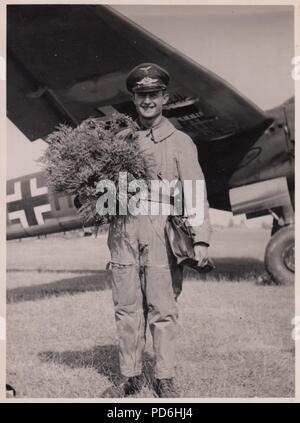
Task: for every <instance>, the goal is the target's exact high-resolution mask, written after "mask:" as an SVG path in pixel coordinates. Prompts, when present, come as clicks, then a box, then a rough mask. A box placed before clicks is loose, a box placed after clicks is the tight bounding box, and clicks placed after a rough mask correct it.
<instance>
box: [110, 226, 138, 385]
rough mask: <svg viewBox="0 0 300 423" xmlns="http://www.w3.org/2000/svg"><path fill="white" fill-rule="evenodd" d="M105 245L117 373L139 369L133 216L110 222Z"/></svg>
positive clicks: (136, 247)
mask: <svg viewBox="0 0 300 423" xmlns="http://www.w3.org/2000/svg"><path fill="white" fill-rule="evenodd" d="M108 246H109V248H110V252H111V259H112V280H113V281H112V294H113V301H114V306H115V319H116V326H117V333H118V337H119V361H120V371H121V374H122V375H124V376H126V377H131V376H137V375H139V374H141V371H142V354H143V350H144V347H145V316H144V309H143V294H142V290H141V282H140V275H139V260H138V241H137V238H136V220H135V219H131V220H129V219H127V218H124V219H121V218H120V219H116V220H115V221H114V222H113V223H111V225H110V232H109V237H108Z"/></svg>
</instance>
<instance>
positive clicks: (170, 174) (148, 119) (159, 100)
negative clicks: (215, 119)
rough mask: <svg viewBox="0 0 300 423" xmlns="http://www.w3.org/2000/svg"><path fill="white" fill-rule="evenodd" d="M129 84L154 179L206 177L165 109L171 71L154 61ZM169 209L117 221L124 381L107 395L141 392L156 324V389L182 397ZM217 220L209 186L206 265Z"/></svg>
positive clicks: (177, 275)
mask: <svg viewBox="0 0 300 423" xmlns="http://www.w3.org/2000/svg"><path fill="white" fill-rule="evenodd" d="M126 83H127V89H128V90H129V92H130V93H131V94H132V100H133V102H134V104H135V107H136V110H137V113H138V120H137V125H138V142H139V144H140V147H141V149H142V151H144V152H145V153H146V154H150V155H151V156H152V157H153V158H154V165H153V164H152V166H151V179H165V180H168V181H172V180H174V179H176V178H178V176H179V172H178V165H179V166H180V173H181V175H180V176H181V178H182V179H183V180H204V176H203V173H202V171H201V168H200V165H199V163H198V159H197V157H198V155H197V149H196V146H195V145H194V143H193V141H192V140H191V139H190V137H189V136H187V135H186V134H184V133H183V132H181V131H179V130H177V129H176V128H175V127H174V126H173V124H172V123H171V122H170V121H169V120H168V119H167V118H165V117H164V116H163V115H162V111H163V107H164V105H165V104H166V103H167V102H168V99H169V97H168V94H167V91H166V88H167V86H168V83H169V74H168V72H167V71H166V70H165V69H163V68H161V67H160V66H158V65H156V64H153V63H143V64H141V65H139V66H136V67H135V68H134V69H133V70H132V71H131V72H130V73H129V74H128V77H127V81H126ZM166 219H167V216H164V215H136V216H130V215H128V216H117V217H115V218H114V219H113V221H112V222H111V224H110V230H109V237H108V246H109V249H110V252H111V264H112V277H113V285H112V291H113V301H114V306H115V318H116V325H117V332H118V336H119V360H120V370H121V374H122V375H123V376H125V382H124V383H122V384H121V385H119V386H118V387H112V388H109V389H108V390H106V392H105V393H104V394H103V396H104V397H122V396H126V395H131V394H134V393H137V392H138V391H139V390H140V389H141V387H142V384H143V378H142V376H141V374H142V354H143V350H144V347H145V340H146V339H145V334H146V324H147V322H148V323H149V327H150V331H151V334H152V338H153V349H154V354H155V377H156V385H155V389H156V392H157V394H158V395H159V396H160V397H179V393H178V392H177V391H176V388H175V384H174V376H175V363H176V361H175V341H176V322H177V317H178V315H177V304H176V299H177V297H178V295H179V294H180V292H181V287H182V279H183V266H178V265H177V264H176V260H175V257H174V256H173V255H172V253H171V251H170V247H169V245H168V241H167V239H166V236H165V223H166ZM210 232H211V230H210V224H209V215H208V203H207V199H206V190H204V221H203V224H202V225H200V226H195V227H192V233H193V240H194V251H195V257H196V259H197V260H198V263H199V265H201V263H203V262H205V260H207V257H208V252H207V248H208V246H209V240H210Z"/></svg>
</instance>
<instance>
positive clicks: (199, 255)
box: [194, 244, 208, 267]
mask: <svg viewBox="0 0 300 423" xmlns="http://www.w3.org/2000/svg"><path fill="white" fill-rule="evenodd" d="M194 252H195V259H196V260H197V261H198V266H200V267H201V266H205V265H206V264H207V260H208V246H207V245H204V244H196V245H194Z"/></svg>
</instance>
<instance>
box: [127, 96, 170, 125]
mask: <svg viewBox="0 0 300 423" xmlns="http://www.w3.org/2000/svg"><path fill="white" fill-rule="evenodd" d="M168 99H169V96H168V94H167V93H166V92H165V91H163V90H159V91H147V92H136V93H134V95H133V102H134V104H135V107H136V110H137V112H138V114H139V116H140V118H141V119H142V120H146V121H147V120H149V121H155V119H156V118H158V117H159V116H161V114H162V110H163V106H164V105H165V104H166V103H167V102H168Z"/></svg>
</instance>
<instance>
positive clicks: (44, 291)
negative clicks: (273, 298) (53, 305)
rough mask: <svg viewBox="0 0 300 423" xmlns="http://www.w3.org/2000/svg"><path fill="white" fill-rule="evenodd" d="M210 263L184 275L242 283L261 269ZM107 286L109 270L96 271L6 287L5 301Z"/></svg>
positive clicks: (251, 263) (237, 262)
mask: <svg viewBox="0 0 300 423" xmlns="http://www.w3.org/2000/svg"><path fill="white" fill-rule="evenodd" d="M214 263H215V265H216V269H215V270H213V271H212V272H210V273H208V274H199V273H198V272H196V271H194V270H192V269H190V268H187V267H186V268H185V270H184V277H185V278H186V279H192V280H193V279H194V280H202V281H207V282H218V281H222V282H231V281H235V282H244V281H251V280H253V279H257V278H258V277H259V276H260V275H261V274H262V273H263V272H264V264H263V262H262V261H260V260H257V259H251V258H243V257H242V258H232V257H230V258H228V257H226V258H217V259H214ZM86 272H88V271H86ZM110 288H111V276H110V272H109V271H106V270H100V271H98V272H97V273H94V274H91V275H87V276H77V277H74V278H65V279H61V280H58V281H55V282H50V283H45V284H40V285H32V286H25V287H18V288H13V289H9V290H7V303H17V302H22V301H33V300H39V299H42V298H45V297H50V296H60V295H64V294H69V295H75V294H78V293H82V292H88V291H103V290H106V289H110Z"/></svg>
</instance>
